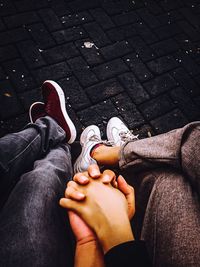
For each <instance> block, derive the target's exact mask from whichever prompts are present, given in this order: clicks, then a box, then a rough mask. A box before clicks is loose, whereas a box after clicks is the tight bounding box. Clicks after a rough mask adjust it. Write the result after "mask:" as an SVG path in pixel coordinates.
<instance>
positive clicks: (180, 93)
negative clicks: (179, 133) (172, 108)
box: [170, 87, 200, 121]
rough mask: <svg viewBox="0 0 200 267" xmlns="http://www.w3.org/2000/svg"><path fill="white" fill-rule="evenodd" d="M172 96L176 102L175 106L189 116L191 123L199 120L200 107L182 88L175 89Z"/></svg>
mask: <svg viewBox="0 0 200 267" xmlns="http://www.w3.org/2000/svg"><path fill="white" fill-rule="evenodd" d="M170 95H171V97H172V99H173V101H174V104H176V105H177V107H178V108H179V109H180V110H181V111H182V112H183V114H185V116H187V118H188V119H189V120H191V121H194V120H199V117H200V109H198V106H199V103H200V102H199V103H198V106H197V105H196V104H195V103H194V102H193V101H192V100H191V98H190V97H189V95H188V94H187V93H186V92H185V90H184V89H183V88H181V87H178V88H175V89H173V90H172V91H171V92H170Z"/></svg>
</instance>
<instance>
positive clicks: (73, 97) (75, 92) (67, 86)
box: [59, 77, 91, 110]
mask: <svg viewBox="0 0 200 267" xmlns="http://www.w3.org/2000/svg"><path fill="white" fill-rule="evenodd" d="M59 84H60V85H61V87H62V88H63V90H64V92H65V96H66V99H67V102H68V103H70V104H71V106H72V107H73V109H74V110H80V109H84V108H87V107H89V106H90V105H91V103H90V101H89V99H88V97H87V95H86V93H85V92H84V90H83V88H82V87H81V86H80V84H79V83H78V81H77V79H75V77H70V78H65V79H62V80H59Z"/></svg>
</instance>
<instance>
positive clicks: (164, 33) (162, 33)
mask: <svg viewBox="0 0 200 267" xmlns="http://www.w3.org/2000/svg"><path fill="white" fill-rule="evenodd" d="M154 31H155V33H156V35H157V36H159V39H160V40H163V39H167V38H170V37H174V36H175V35H177V34H178V33H180V32H181V28H180V27H179V25H178V24H176V23H171V22H170V23H169V24H168V25H166V26H162V27H160V28H157V29H154Z"/></svg>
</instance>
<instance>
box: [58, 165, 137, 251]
mask: <svg viewBox="0 0 200 267" xmlns="http://www.w3.org/2000/svg"><path fill="white" fill-rule="evenodd" d="M60 205H61V206H62V207H64V208H67V210H68V211H69V219H70V224H71V227H72V230H73V232H74V234H75V237H76V240H77V242H78V243H80V244H85V243H87V242H91V241H95V242H99V243H100V245H101V247H102V249H103V251H104V253H106V252H107V251H108V250H109V249H111V248H112V247H113V246H116V245H118V244H120V243H124V242H127V241H130V240H133V239H134V237H133V233H132V230H131V226H130V222H129V220H130V219H131V218H132V217H133V215H134V213H135V198H134V189H133V187H131V186H129V185H128V184H127V183H126V181H125V179H124V178H123V177H122V176H121V175H120V176H119V177H118V179H117V180H116V175H115V173H114V172H113V171H111V170H105V171H104V172H103V173H101V172H100V170H99V167H98V166H97V165H91V166H89V168H88V171H87V172H84V173H77V174H76V175H75V176H74V177H73V181H70V182H68V184H67V188H66V190H65V198H62V199H61V200H60Z"/></svg>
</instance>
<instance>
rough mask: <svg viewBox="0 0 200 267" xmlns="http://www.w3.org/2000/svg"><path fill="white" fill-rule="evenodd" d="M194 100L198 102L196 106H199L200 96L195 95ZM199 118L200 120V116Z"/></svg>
mask: <svg viewBox="0 0 200 267" xmlns="http://www.w3.org/2000/svg"><path fill="white" fill-rule="evenodd" d="M194 102H195V103H196V106H198V107H199V103H200V96H198V97H195V99H194ZM199 110H200V108H199ZM198 120H199V118H198Z"/></svg>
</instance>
